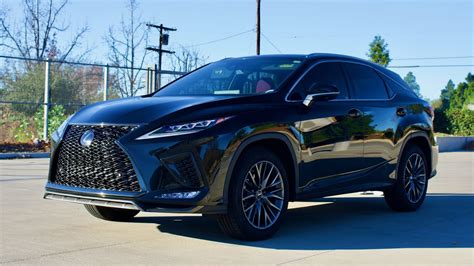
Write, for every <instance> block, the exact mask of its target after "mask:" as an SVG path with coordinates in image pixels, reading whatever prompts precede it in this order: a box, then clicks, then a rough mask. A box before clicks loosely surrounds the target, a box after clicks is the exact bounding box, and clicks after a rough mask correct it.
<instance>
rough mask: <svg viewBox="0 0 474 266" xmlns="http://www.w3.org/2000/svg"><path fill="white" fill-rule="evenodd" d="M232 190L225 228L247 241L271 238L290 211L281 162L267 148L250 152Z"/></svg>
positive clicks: (237, 171) (222, 221)
mask: <svg viewBox="0 0 474 266" xmlns="http://www.w3.org/2000/svg"><path fill="white" fill-rule="evenodd" d="M234 171H235V173H233V175H232V180H231V183H230V187H229V202H228V204H229V205H228V207H229V208H228V213H227V214H225V215H220V216H219V217H218V223H219V226H220V227H221V229H222V230H223V231H224V232H226V233H227V234H229V235H230V236H232V237H234V238H238V239H244V240H262V239H267V238H269V237H271V236H272V235H273V234H274V233H275V232H276V231H277V230H278V228H279V227H280V224H281V221H282V219H283V216H284V215H285V213H286V209H287V208H288V197H289V196H288V195H289V186H288V179H287V174H286V171H285V167H284V166H283V164H282V163H281V161H280V159H279V158H278V157H277V156H276V155H275V154H274V153H272V152H270V151H268V150H267V149H264V148H253V149H252V150H249V151H248V152H246V153H245V154H243V155H242V157H241V158H240V159H239V161H238V162H237V164H236V166H235V168H234Z"/></svg>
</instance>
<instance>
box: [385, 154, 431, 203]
mask: <svg viewBox="0 0 474 266" xmlns="http://www.w3.org/2000/svg"><path fill="white" fill-rule="evenodd" d="M428 170H429V169H428V163H427V160H426V156H425V154H424V153H423V151H422V150H421V149H420V148H419V147H418V146H410V147H407V149H406V150H405V151H404V152H403V155H402V158H401V160H400V163H399V165H398V169H397V180H396V182H395V184H394V185H393V186H392V187H391V188H390V189H388V190H386V191H384V197H385V202H386V203H387V205H388V206H389V207H390V208H392V209H393V210H395V211H401V212H409V211H416V210H417V209H418V208H420V206H421V204H423V201H424V200H425V197H426V191H427V189H428Z"/></svg>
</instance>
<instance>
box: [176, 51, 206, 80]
mask: <svg viewBox="0 0 474 266" xmlns="http://www.w3.org/2000/svg"><path fill="white" fill-rule="evenodd" d="M207 59H208V57H207V56H203V55H202V54H201V52H200V51H199V50H197V49H195V48H191V49H188V48H186V47H184V46H181V47H180V48H179V49H177V51H176V53H174V56H173V57H171V61H170V64H171V70H172V71H177V72H190V71H193V70H194V69H196V68H198V67H200V66H202V65H204V64H206V60H207ZM179 76H180V75H178V74H175V75H174V78H178V77H179Z"/></svg>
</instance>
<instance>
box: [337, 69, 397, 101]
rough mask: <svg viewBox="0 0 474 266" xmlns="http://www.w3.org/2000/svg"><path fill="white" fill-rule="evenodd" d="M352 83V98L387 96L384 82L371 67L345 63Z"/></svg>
mask: <svg viewBox="0 0 474 266" xmlns="http://www.w3.org/2000/svg"><path fill="white" fill-rule="evenodd" d="M344 68H345V70H346V71H347V73H348V75H349V77H350V81H351V84H352V92H353V98H354V99H361V100H386V99H388V98H389V95H388V92H387V88H386V87H385V82H384V81H383V80H382V78H381V77H380V76H379V74H378V73H377V72H376V71H375V70H373V69H372V68H370V67H368V66H364V65H360V64H352V63H345V64H344Z"/></svg>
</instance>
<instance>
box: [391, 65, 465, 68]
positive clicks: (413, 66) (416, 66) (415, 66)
mask: <svg viewBox="0 0 474 266" xmlns="http://www.w3.org/2000/svg"><path fill="white" fill-rule="evenodd" d="M423 67H474V65H469V64H466V65H412V66H389V68H423Z"/></svg>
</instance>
